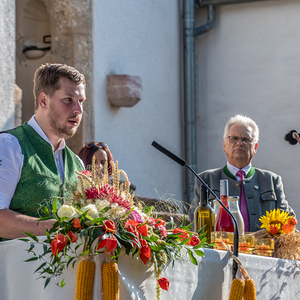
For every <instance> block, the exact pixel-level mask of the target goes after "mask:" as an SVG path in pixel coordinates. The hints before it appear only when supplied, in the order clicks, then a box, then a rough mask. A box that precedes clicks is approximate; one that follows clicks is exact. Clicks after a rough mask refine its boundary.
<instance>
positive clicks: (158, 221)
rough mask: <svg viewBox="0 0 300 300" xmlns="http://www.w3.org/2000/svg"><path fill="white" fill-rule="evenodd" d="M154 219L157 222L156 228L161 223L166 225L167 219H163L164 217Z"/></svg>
mask: <svg viewBox="0 0 300 300" xmlns="http://www.w3.org/2000/svg"><path fill="white" fill-rule="evenodd" d="M154 221H155V222H156V224H155V228H157V227H158V226H159V225H163V226H164V225H165V224H166V221H164V220H162V219H154Z"/></svg>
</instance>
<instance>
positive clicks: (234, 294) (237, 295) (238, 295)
mask: <svg viewBox="0 0 300 300" xmlns="http://www.w3.org/2000/svg"><path fill="white" fill-rule="evenodd" d="M244 288H245V282H244V280H242V279H236V278H234V279H233V280H232V283H231V288H230V294H229V300H242V297H243V292H244Z"/></svg>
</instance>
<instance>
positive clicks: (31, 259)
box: [24, 256, 39, 262]
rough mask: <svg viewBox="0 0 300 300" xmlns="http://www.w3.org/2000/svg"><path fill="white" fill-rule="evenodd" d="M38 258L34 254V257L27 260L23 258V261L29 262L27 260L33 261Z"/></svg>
mask: <svg viewBox="0 0 300 300" xmlns="http://www.w3.org/2000/svg"><path fill="white" fill-rule="evenodd" d="M38 259H39V258H38V257H37V256H36V257H31V258H29V259H27V260H24V261H25V262H29V261H35V260H38Z"/></svg>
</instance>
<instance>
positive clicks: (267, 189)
mask: <svg viewBox="0 0 300 300" xmlns="http://www.w3.org/2000/svg"><path fill="white" fill-rule="evenodd" d="M258 139H259V129H258V126H257V125H256V123H255V122H254V121H253V120H252V119H250V118H248V117H245V116H241V115H236V116H234V117H232V118H230V119H229V121H228V122H227V124H226V126H225V128H224V136H223V150H224V152H225V154H226V156H227V164H226V165H225V166H224V167H223V168H219V169H211V170H207V171H204V172H202V173H200V174H199V176H200V177H201V178H202V179H203V180H204V181H205V182H206V183H207V184H208V185H209V187H210V188H211V189H212V190H213V191H214V192H215V193H216V195H217V196H219V195H220V180H221V179H227V180H228V186H229V195H230V196H239V199H240V210H241V213H242V216H243V219H244V223H245V231H246V232H253V231H257V230H258V229H259V228H260V225H261V222H260V221H259V218H260V217H261V216H262V215H264V214H265V213H266V211H270V210H272V209H274V208H276V209H277V208H279V209H281V210H285V211H287V212H289V213H291V214H294V211H293V209H292V208H291V207H290V206H289V205H288V202H287V200H286V199H285V194H284V191H283V183H282V180H281V177H280V176H279V175H277V174H275V173H273V172H270V171H266V170H262V169H258V168H254V167H252V165H251V162H252V159H253V156H254V154H255V153H256V151H257V148H258ZM199 197H200V181H199V180H197V179H196V184H195V198H194V199H193V202H192V205H191V208H190V213H192V212H193V211H194V209H195V207H197V205H198V203H199V201H200V198H199ZM211 197H212V196H211Z"/></svg>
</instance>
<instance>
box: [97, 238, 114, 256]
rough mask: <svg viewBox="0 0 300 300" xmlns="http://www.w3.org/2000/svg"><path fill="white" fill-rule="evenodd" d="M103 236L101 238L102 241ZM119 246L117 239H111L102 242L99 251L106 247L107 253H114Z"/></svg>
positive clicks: (98, 247)
mask: <svg viewBox="0 0 300 300" xmlns="http://www.w3.org/2000/svg"><path fill="white" fill-rule="evenodd" d="M101 237H102V236H100V237H99V239H101ZM117 245H118V241H117V239H116V238H115V237H109V238H107V239H105V240H102V241H101V242H100V243H99V244H98V246H97V250H100V249H101V248H104V247H105V246H106V250H107V251H106V253H109V252H110V251H113V250H114V249H115V248H116V247H117Z"/></svg>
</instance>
